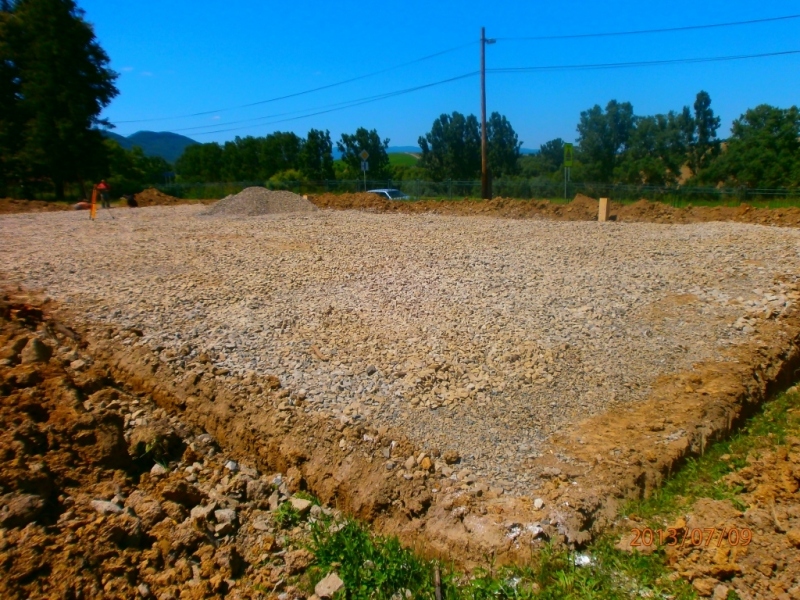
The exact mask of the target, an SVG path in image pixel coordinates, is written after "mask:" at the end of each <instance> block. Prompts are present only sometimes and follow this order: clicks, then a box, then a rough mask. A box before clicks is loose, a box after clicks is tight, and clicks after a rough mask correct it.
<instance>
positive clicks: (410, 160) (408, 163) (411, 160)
mask: <svg viewBox="0 0 800 600" xmlns="http://www.w3.org/2000/svg"><path fill="white" fill-rule="evenodd" d="M417 163H419V159H418V158H417V157H416V156H414V155H413V154H406V153H399V152H398V153H392V154H390V155H389V164H390V165H391V166H393V167H394V166H399V167H416V166H417Z"/></svg>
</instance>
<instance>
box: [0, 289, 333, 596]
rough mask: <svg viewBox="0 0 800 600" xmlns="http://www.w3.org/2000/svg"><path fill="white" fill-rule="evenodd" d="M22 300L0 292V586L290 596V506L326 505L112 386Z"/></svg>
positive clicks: (97, 365) (303, 511)
mask: <svg viewBox="0 0 800 600" xmlns="http://www.w3.org/2000/svg"><path fill="white" fill-rule="evenodd" d="M30 301H31V298H29V297H27V298H26V297H24V296H23V297H22V298H20V297H19V296H17V298H13V299H10V301H9V298H8V297H7V296H6V297H5V298H0V597H2V598H4V599H9V600H22V599H23V598H24V599H45V598H47V599H49V598H64V599H73V600H77V599H79V598H109V599H112V598H113V599H120V600H122V599H125V600H127V599H130V598H144V599H147V598H159V599H168V598H169V599H176V598H178V597H180V598H188V599H198V600H199V599H202V598H219V597H228V598H259V599H265V598H276V597H277V596H278V594H279V593H288V597H291V598H304V597H305V593H303V591H302V590H297V589H295V588H294V587H292V586H291V585H289V583H288V580H289V578H290V577H292V576H297V575H298V574H302V573H303V572H304V570H305V569H306V567H307V566H308V565H309V563H310V558H311V555H310V553H309V552H307V551H306V550H305V549H303V548H302V546H301V543H298V542H300V540H302V539H303V538H304V537H305V536H306V535H307V531H308V525H307V521H306V520H305V519H304V518H302V517H309V516H310V517H312V518H313V517H314V515H317V516H318V515H319V514H320V513H325V514H328V515H332V514H334V513H335V511H331V510H330V509H327V508H322V507H319V506H316V507H312V506H311V502H309V501H307V500H303V499H300V498H294V497H292V498H290V496H291V492H290V491H289V490H288V489H287V484H286V483H285V482H284V481H283V478H282V476H281V475H280V474H275V473H272V474H271V475H269V476H267V475H266V474H260V473H259V472H258V470H257V469H255V468H253V467H248V466H246V464H247V463H246V462H243V461H241V460H240V457H237V455H235V454H232V453H229V452H226V451H224V450H222V449H220V447H219V445H218V444H217V442H216V440H214V438H213V437H212V436H210V435H208V434H207V433H203V432H202V431H200V430H198V429H196V428H192V427H189V426H186V425H185V424H184V423H182V422H181V421H180V420H178V419H177V418H176V417H175V416H174V415H169V414H168V413H167V412H165V411H164V409H162V408H159V407H158V406H156V405H155V404H154V403H153V402H152V400H151V399H150V398H149V397H147V396H146V395H144V394H136V393H134V392H132V391H131V390H130V389H128V388H126V387H125V386H124V384H122V383H120V382H118V381H116V380H115V379H114V378H113V377H112V376H111V374H110V372H109V369H108V366H107V365H105V364H104V363H103V362H102V361H99V360H95V359H94V357H93V356H92V355H91V354H90V353H88V352H87V349H86V345H85V343H84V342H83V340H82V338H81V336H80V335H79V334H78V333H76V332H75V331H74V330H72V329H70V328H68V327H65V326H64V325H62V324H61V323H59V322H57V321H55V320H53V319H52V318H51V317H50V316H49V314H48V312H49V310H48V309H50V308H52V305H49V304H46V305H36V304H32V303H31V302H30ZM251 464H252V463H251ZM287 502H288V503H291V504H292V505H293V506H294V505H296V507H297V509H296V510H297V511H298V514H299V515H300V517H301V518H300V519H299V520H300V521H301V522H300V523H297V522H293V523H292V525H291V527H289V528H288V529H284V528H283V526H282V524H281V522H280V519H279V518H278V514H279V511H278V507H279V506H280V505H281V504H283V503H287ZM298 525H299V526H298ZM292 528H293V529H292ZM289 529H291V531H290V530H289Z"/></svg>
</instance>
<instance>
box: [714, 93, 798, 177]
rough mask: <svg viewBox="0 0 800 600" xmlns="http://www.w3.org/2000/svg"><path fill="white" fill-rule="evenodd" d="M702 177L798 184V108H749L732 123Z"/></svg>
mask: <svg viewBox="0 0 800 600" xmlns="http://www.w3.org/2000/svg"><path fill="white" fill-rule="evenodd" d="M703 178H704V179H706V180H711V181H714V182H718V181H723V182H725V183H727V184H729V185H744V186H747V187H749V188H776V187H797V186H800V110H798V108H797V107H796V106H792V107H791V108H787V109H783V108H777V107H775V106H770V105H768V104H762V105H760V106H757V107H756V108H752V109H749V110H748V111H747V112H745V113H744V114H743V115H742V116H740V117H739V118H738V119H736V120H735V121H734V122H733V126H732V127H731V137H730V138H728V141H727V148H726V149H725V151H724V152H723V153H722V154H721V155H720V157H719V158H718V159H717V160H716V161H714V163H712V164H711V165H710V166H709V168H708V170H707V172H706V173H704V175H703Z"/></svg>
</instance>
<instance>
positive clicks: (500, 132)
mask: <svg viewBox="0 0 800 600" xmlns="http://www.w3.org/2000/svg"><path fill="white" fill-rule="evenodd" d="M486 138H487V155H488V163H489V170H490V171H491V172H492V175H493V176H495V177H502V176H507V175H513V174H515V173H517V172H518V170H519V165H518V160H519V157H520V153H519V150H520V148H521V147H522V142H520V141H519V138H518V136H517V134H516V132H515V131H514V128H513V127H512V126H511V123H510V122H509V121H508V119H506V117H504V116H502V115H501V114H500V113H497V112H495V113H492V114H491V116H490V118H489V119H487V122H486ZM418 143H419V146H420V148H421V149H422V160H421V162H420V166H421V167H422V168H424V169H426V170H427V171H428V173H429V174H430V176H431V178H432V179H433V180H434V181H443V180H445V179H454V180H459V181H464V180H469V179H477V178H479V177H480V175H481V128H480V123H479V122H478V119H477V117H475V115H469V116H464V115H462V114H461V113H459V112H453V114H452V115H447V114H443V115H441V116H440V117H439V118H438V119H436V120H435V121H434V122H433V125H432V126H431V130H430V131H429V132H428V133H426V134H425V135H424V136H420V138H419V140H418Z"/></svg>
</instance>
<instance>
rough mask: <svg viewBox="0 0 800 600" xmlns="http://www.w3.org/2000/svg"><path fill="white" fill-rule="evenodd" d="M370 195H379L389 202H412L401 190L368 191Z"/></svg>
mask: <svg viewBox="0 0 800 600" xmlns="http://www.w3.org/2000/svg"><path fill="white" fill-rule="evenodd" d="M367 192H368V193H370V194H378V195H379V196H381V197H383V198H386V199H387V200H411V196H406V195H405V194H404V193H403V192H401V191H400V190H395V189H393V188H387V189H381V190H367Z"/></svg>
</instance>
